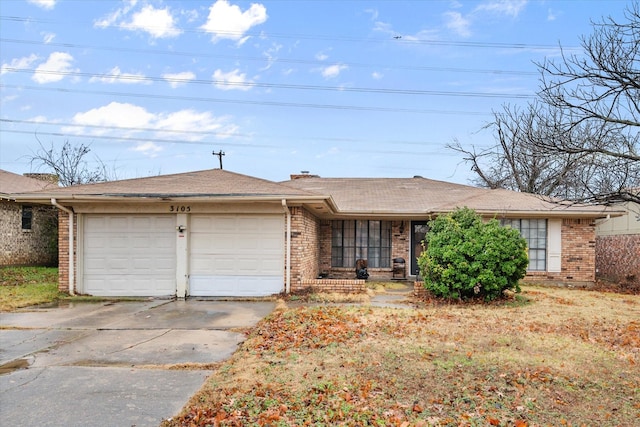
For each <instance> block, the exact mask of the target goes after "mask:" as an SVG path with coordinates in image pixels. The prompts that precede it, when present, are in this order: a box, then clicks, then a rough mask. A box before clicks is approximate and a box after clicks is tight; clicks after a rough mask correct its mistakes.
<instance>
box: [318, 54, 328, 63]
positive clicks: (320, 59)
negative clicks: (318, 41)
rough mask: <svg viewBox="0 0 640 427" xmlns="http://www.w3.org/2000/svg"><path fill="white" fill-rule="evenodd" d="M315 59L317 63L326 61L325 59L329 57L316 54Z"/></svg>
mask: <svg viewBox="0 0 640 427" xmlns="http://www.w3.org/2000/svg"><path fill="white" fill-rule="evenodd" d="M316 59H317V60H318V61H326V60H327V59H329V55H327V54H326V53H324V52H318V53H316Z"/></svg>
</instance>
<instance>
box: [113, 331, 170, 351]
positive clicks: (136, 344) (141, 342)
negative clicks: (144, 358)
mask: <svg viewBox="0 0 640 427" xmlns="http://www.w3.org/2000/svg"><path fill="white" fill-rule="evenodd" d="M172 330H173V329H167V330H166V331H164V332H163V333H161V334H159V335H156V336H154V337H151V338H149V339H146V340H143V341H140V342H137V343H135V344H131V345H130V346H128V347H125V348H122V349H120V350H114V351H112V352H109V353H107V354H115V353H120V352H123V351H126V350H130V349H132V348H134V347H137V346H139V345H142V344H145V343H148V342H150V341H153V340H156V339H158V338H160V337H163V336H165V335H167V334H168V333H169V332H171V331H172Z"/></svg>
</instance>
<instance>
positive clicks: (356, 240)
mask: <svg viewBox="0 0 640 427" xmlns="http://www.w3.org/2000/svg"><path fill="white" fill-rule="evenodd" d="M358 259H366V260H367V264H368V266H369V267H374V268H376V267H377V268H389V267H390V266H391V222H390V221H367V220H337V221H332V222H331V266H332V267H355V265H356V260H358Z"/></svg>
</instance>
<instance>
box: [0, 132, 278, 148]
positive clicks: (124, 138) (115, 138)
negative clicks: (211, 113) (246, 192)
mask: <svg viewBox="0 0 640 427" xmlns="http://www.w3.org/2000/svg"><path fill="white" fill-rule="evenodd" d="M0 132H4V133H15V134H27V135H32V134H35V135H47V136H60V137H64V138H69V134H68V133H62V132H34V131H28V130H17V129H0ZM71 136H73V137H77V138H86V139H106V140H110V141H131V142H163V143H164V142H167V143H171V144H194V145H211V143H210V142H207V141H183V140H179V139H159V138H143V137H140V138H136V137H130V136H107V135H90V134H89V135H87V134H72V135H71ZM229 145H234V146H235V145H237V146H243V147H264V148H276V146H274V145H266V144H247V143H243V142H234V143H232V144H229Z"/></svg>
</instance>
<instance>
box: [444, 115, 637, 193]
mask: <svg viewBox="0 0 640 427" xmlns="http://www.w3.org/2000/svg"><path fill="white" fill-rule="evenodd" d="M562 123H564V117H563V114H562V111H561V110H558V109H553V108H552V109H549V108H547V107H546V106H545V105H544V104H540V103H532V104H529V105H528V106H527V108H526V109H521V108H518V107H517V106H504V109H503V111H502V112H494V120H493V122H491V123H490V124H488V125H487V128H490V129H492V130H493V132H494V137H495V140H496V141H497V142H496V144H495V145H493V146H491V147H489V148H484V149H477V148H476V147H474V146H471V147H470V148H468V147H465V146H463V145H462V144H461V143H460V142H459V141H454V143H453V144H449V145H448V148H450V149H453V150H455V151H458V152H459V153H461V154H462V155H463V156H464V157H463V159H464V160H465V161H466V162H468V163H470V164H471V169H472V170H473V171H474V172H475V173H476V175H477V177H476V179H475V180H474V183H475V184H476V185H479V186H482V187H488V188H507V189H510V190H515V191H521V192H526V193H534V194H540V195H543V196H549V197H557V198H561V199H563V200H574V201H581V202H608V203H613V202H616V201H623V200H629V197H628V196H627V194H629V195H631V196H633V194H634V193H633V190H632V191H629V189H633V188H635V187H638V186H640V162H636V161H633V160H630V159H621V158H618V157H612V156H606V155H604V154H602V153H599V152H591V151H579V150H575V151H573V150H567V151H563V150H557V149H555V148H550V147H555V146H559V147H563V146H578V145H579V144H582V143H584V141H588V140H597V139H598V138H600V135H599V134H598V133H597V131H598V129H592V128H591V127H590V126H588V125H587V124H582V125H578V126H574V127H573V128H571V129H568V130H566V131H564V132H558V131H557V128H558V126H559V125H560V124H562ZM621 194H623V195H625V196H624V197H621V196H620V195H621Z"/></svg>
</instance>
